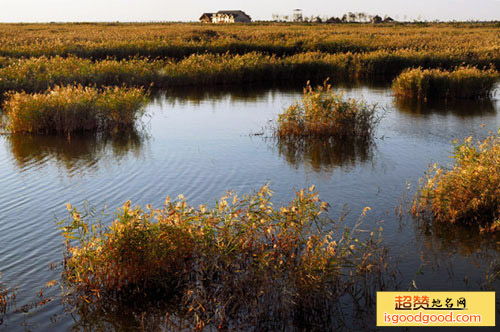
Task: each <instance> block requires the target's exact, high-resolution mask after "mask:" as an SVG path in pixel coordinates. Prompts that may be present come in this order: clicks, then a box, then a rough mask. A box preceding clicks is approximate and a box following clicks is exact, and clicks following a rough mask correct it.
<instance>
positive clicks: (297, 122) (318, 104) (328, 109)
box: [276, 80, 378, 140]
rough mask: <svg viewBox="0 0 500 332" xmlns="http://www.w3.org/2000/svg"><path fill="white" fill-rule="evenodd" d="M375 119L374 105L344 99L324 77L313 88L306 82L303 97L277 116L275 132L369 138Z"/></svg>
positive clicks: (277, 133) (295, 134)
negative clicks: (321, 83) (322, 81)
mask: <svg viewBox="0 0 500 332" xmlns="http://www.w3.org/2000/svg"><path fill="white" fill-rule="evenodd" d="M377 122H378V119H377V116H376V113H375V106H368V105H366V104H365V103H364V102H359V101H356V100H354V99H349V100H344V98H343V96H342V94H337V93H335V92H334V91H333V90H332V86H331V85H330V84H328V81H327V80H325V82H324V83H323V85H320V86H318V87H317V88H315V89H313V88H312V87H311V85H310V84H309V83H308V84H307V86H306V87H305V88H304V94H303V96H302V100H301V101H300V102H297V103H295V104H293V105H291V106H290V107H289V108H288V109H287V110H285V111H284V112H283V113H281V114H279V115H278V120H277V127H276V135H277V136H278V137H288V136H292V137H337V138H339V137H347V138H356V139H360V140H369V139H370V138H371V137H372V134H373V130H374V128H375V125H376V124H377Z"/></svg>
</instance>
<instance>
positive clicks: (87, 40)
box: [0, 23, 500, 68]
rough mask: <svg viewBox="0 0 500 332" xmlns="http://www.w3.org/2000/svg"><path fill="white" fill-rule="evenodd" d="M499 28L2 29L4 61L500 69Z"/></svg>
mask: <svg viewBox="0 0 500 332" xmlns="http://www.w3.org/2000/svg"><path fill="white" fill-rule="evenodd" d="M498 30H499V29H498V26H495V25H494V24H471V23H462V24H428V26H418V25H412V24H406V25H405V24H395V25H389V26H388V25H383V26H374V25H371V24H347V25H342V24H340V25H338V24H328V25H327V24H321V25H317V24H314V25H304V24H251V25H240V24H237V25H220V26H214V25H210V26H206V25H203V24H144V23H135V24H114V23H113V24H109V23H102V24H92V23H83V24H1V25H0V56H6V57H39V56H43V55H45V56H49V57H51V56H56V55H60V56H63V57H65V56H68V55H73V56H77V57H81V58H89V59H106V58H108V57H113V58H117V59H126V58H129V57H134V56H141V57H154V58H156V57H161V58H176V59H182V58H185V57H187V56H190V55H192V54H202V53H211V54H223V53H225V52H227V51H229V52H230V53H231V54H240V55H241V54H245V53H249V52H260V53H265V54H268V55H271V54H274V55H277V56H289V55H293V54H298V53H303V52H311V51H320V52H325V53H332V54H333V53H346V52H352V53H366V52H372V51H377V50H387V51H394V50H402V49H411V50H418V51H425V50H433V51H436V50H438V51H439V50H443V49H445V50H447V52H448V53H450V54H455V55H460V56H462V57H464V58H469V59H470V60H472V61H473V59H478V58H489V59H490V62H494V63H496V64H500V62H499V59H500V54H499V49H498ZM497 68H498V67H497Z"/></svg>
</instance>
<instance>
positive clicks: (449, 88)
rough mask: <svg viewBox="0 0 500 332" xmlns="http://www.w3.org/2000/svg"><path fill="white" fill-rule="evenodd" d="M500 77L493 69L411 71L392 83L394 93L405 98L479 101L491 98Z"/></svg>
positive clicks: (403, 73) (460, 68)
mask: <svg viewBox="0 0 500 332" xmlns="http://www.w3.org/2000/svg"><path fill="white" fill-rule="evenodd" d="M498 78H499V74H498V72H497V71H496V70H494V69H488V70H480V69H478V68H475V67H459V68H456V69H455V70H452V71H447V70H442V69H422V68H415V69H408V70H405V71H404V72H402V73H401V74H400V75H399V76H398V77H397V78H396V79H395V80H394V82H393V84H392V88H393V90H394V94H395V95H396V96H397V97H398V98H402V99H419V100H427V99H479V98H486V97H488V96H489V95H490V93H491V91H492V89H493V86H494V85H495V83H496V82H497V80H498Z"/></svg>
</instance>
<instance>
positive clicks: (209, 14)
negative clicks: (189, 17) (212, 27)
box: [199, 13, 214, 20]
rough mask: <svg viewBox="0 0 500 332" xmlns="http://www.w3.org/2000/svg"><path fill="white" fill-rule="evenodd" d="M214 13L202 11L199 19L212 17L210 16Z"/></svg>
mask: <svg viewBox="0 0 500 332" xmlns="http://www.w3.org/2000/svg"><path fill="white" fill-rule="evenodd" d="M213 15H214V13H203V14H202V15H201V16H200V18H199V19H200V20H201V19H202V18H203V17H205V16H206V17H208V18H212V16H213Z"/></svg>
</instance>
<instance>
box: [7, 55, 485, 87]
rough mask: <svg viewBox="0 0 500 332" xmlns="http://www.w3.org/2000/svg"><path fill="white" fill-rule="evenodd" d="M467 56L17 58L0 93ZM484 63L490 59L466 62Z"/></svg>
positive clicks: (295, 76)
mask: <svg viewBox="0 0 500 332" xmlns="http://www.w3.org/2000/svg"><path fill="white" fill-rule="evenodd" d="M466 60H467V59H465V58H461V57H455V56H454V55H453V54H449V53H443V52H441V53H440V52H430V53H429V52H424V51H411V50H398V51H394V52H392V51H374V52H370V53H339V54H328V53H322V52H307V53H301V54H296V55H292V56H287V57H277V56H274V55H266V54H263V53H256V52H251V53H246V54H243V55H231V54H229V53H225V54H222V55H214V54H196V55H191V56H189V57H187V58H184V59H182V60H175V59H167V60H159V59H149V58H134V59H127V60H113V59H106V60H100V61H91V60H89V59H81V58H77V57H74V56H68V57H60V56H56V57H45V56H43V57H39V58H29V59H19V60H15V61H13V60H12V61H11V62H9V64H8V65H6V66H4V67H1V66H0V77H1V80H0V92H6V91H26V92H40V91H44V90H46V89H48V88H51V87H53V86H54V85H68V84H82V85H97V86H109V85H119V86H121V85H124V84H125V85H127V86H138V87H140V86H144V87H149V86H151V85H153V86H155V87H157V88H165V87H170V86H179V85H213V84H240V83H249V82H266V81H269V82H272V81H284V80H304V81H306V80H308V79H319V80H323V79H325V78H326V77H328V76H330V77H332V78H333V79H334V80H351V79H353V78H373V77H389V78H392V77H394V76H396V75H397V74H399V73H400V72H401V71H402V70H404V69H406V68H410V67H418V66H422V67H425V68H448V67H450V68H453V67H456V66H458V65H460V64H461V63H463V62H464V61H466ZM467 61H469V62H471V63H473V64H474V65H484V66H486V65H489V63H490V62H489V59H474V60H473V61H472V60H467Z"/></svg>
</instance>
